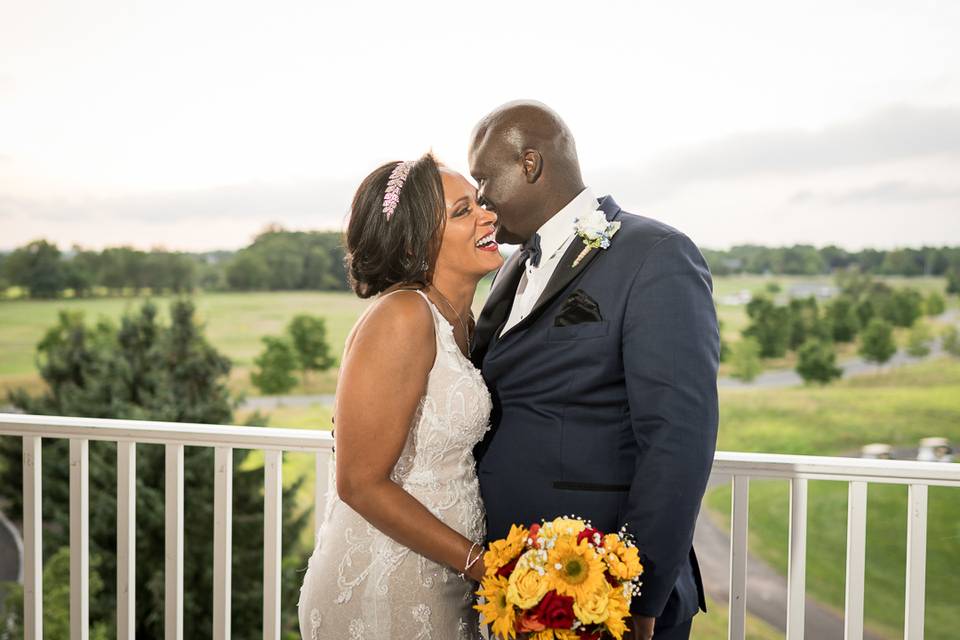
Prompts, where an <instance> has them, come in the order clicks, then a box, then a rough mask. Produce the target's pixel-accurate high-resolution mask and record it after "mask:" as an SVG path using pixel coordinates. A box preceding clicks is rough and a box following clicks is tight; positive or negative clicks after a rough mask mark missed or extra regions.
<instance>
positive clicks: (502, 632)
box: [473, 576, 517, 638]
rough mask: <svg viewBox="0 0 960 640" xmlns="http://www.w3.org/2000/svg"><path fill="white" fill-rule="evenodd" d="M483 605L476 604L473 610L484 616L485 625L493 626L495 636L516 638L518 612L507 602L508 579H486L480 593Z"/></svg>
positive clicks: (492, 577) (499, 577) (495, 577)
mask: <svg viewBox="0 0 960 640" xmlns="http://www.w3.org/2000/svg"><path fill="white" fill-rule="evenodd" d="M477 593H478V594H479V595H480V596H481V597H482V598H483V604H475V605H473V608H474V609H476V610H477V611H479V612H480V614H481V615H482V616H483V623H484V624H489V625H491V626H490V628H491V630H492V631H493V634H494V635H495V636H497V637H498V638H515V637H516V636H517V633H516V631H515V630H514V628H513V623H514V619H515V618H516V611H514V609H513V605H511V604H510V603H509V602H507V579H506V578H503V577H501V576H491V577H487V578H484V580H483V582H482V583H481V587H480V591H478V592H477Z"/></svg>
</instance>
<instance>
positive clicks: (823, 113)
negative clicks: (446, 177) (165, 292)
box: [0, 0, 960, 252]
mask: <svg viewBox="0 0 960 640" xmlns="http://www.w3.org/2000/svg"><path fill="white" fill-rule="evenodd" d="M371 11H372V12H374V13H373V14H374V15H377V16H378V19H377V20H376V21H373V22H371V21H370V20H369V16H370V15H371ZM6 13H7V14H8V15H6V16H5V21H4V25H3V26H2V27H0V35H2V36H3V37H2V38H0V141H2V142H0V229H2V232H0V247H2V248H3V250H10V249H13V248H16V247H17V246H22V245H23V244H26V243H27V242H29V241H30V240H32V239H34V238H37V237H45V238H47V239H48V240H50V241H54V242H56V243H57V244H58V245H63V246H70V245H72V244H80V245H81V246H85V247H89V248H103V247H105V246H123V245H128V246H132V247H135V248H138V249H143V250H147V249H149V248H150V247H151V246H155V245H162V246H165V247H167V248H169V250H181V251H189V252H199V251H209V250H231V249H230V248H229V247H233V248H234V249H233V250H235V248H240V247H242V246H245V245H246V244H248V243H249V242H250V241H251V240H252V238H253V236H254V235H255V234H256V233H257V232H258V231H259V230H260V229H262V228H263V227H265V226H266V225H267V224H268V223H271V222H277V223H279V224H281V225H283V226H284V227H286V228H294V229H314V230H321V229H323V230H333V231H341V230H342V227H343V223H344V220H345V218H346V213H347V210H348V207H349V203H350V200H351V197H352V195H353V191H354V190H355V188H356V186H357V185H358V184H359V183H360V181H361V179H362V178H363V176H365V175H366V174H367V173H368V172H369V171H370V170H372V169H373V168H374V167H376V166H377V165H379V164H381V163H382V162H384V161H388V160H390V159H401V158H410V157H415V156H417V155H419V154H421V153H423V152H425V151H427V150H428V149H432V150H433V151H434V152H435V153H436V154H437V155H438V157H439V158H440V159H441V160H442V161H444V162H446V163H447V164H448V165H449V166H451V167H452V168H454V169H456V170H459V171H461V172H462V173H466V171H465V169H466V166H465V165H466V157H465V156H466V147H467V139H468V137H469V132H470V129H471V128H472V127H473V125H474V123H475V122H477V120H478V119H479V118H480V117H481V116H482V115H483V114H485V113H487V112H488V111H490V110H491V109H492V108H494V107H496V106H497V105H499V104H501V103H503V102H506V101H508V100H511V99H516V98H536V99H539V100H542V101H543V102H545V103H546V104H548V105H549V106H551V107H552V108H554V109H555V110H556V111H557V112H558V113H559V114H560V115H561V116H562V117H563V118H564V119H565V120H566V121H567V123H568V124H569V126H570V127H571V129H572V130H573V132H574V135H575V136H576V140H577V147H578V151H579V155H580V159H581V165H582V167H583V172H584V177H585V182H586V183H587V184H588V185H590V186H591V188H593V190H594V192H596V193H597V194H606V193H609V194H611V195H613V196H614V197H615V198H616V199H617V201H618V203H619V204H620V205H621V206H622V207H623V208H624V209H625V210H626V211H630V212H633V213H639V214H643V215H647V216H650V217H653V218H657V219H659V220H662V221H664V222H666V223H667V224H670V225H672V226H674V227H676V228H678V229H680V230H681V231H683V232H685V233H686V234H687V235H689V236H690V237H691V238H692V239H693V240H694V242H696V243H697V244H698V245H700V246H703V247H710V248H729V247H731V246H734V245H742V244H757V245H764V246H790V245H794V244H811V245H814V246H818V247H820V246H827V245H836V246H839V247H843V248H844V249H847V250H853V251H855V250H860V249H863V248H868V247H869V248H877V249H892V248H903V247H917V246H923V245H935V246H953V245H957V244H960V223H958V221H957V218H958V217H960V216H958V213H960V180H958V178H957V177H958V176H960V47H957V46H956V45H955V42H954V41H955V34H956V33H957V32H958V31H960V4H951V5H940V6H937V5H928V4H918V3H912V2H908V1H906V0H883V1H882V2H878V3H871V5H870V6H862V3H858V2H856V1H855V0H834V1H833V2H827V1H826V0H817V1H816V2H814V3H813V6H811V4H810V3H802V4H801V3H796V4H793V5H785V6H771V5H769V3H765V2H762V1H761V0H736V1H734V2H732V3H727V4H725V5H724V6H722V7H721V6H716V5H714V4H713V3H708V2H705V1H700V2H696V1H687V2H678V3H672V4H671V5H669V6H640V5H637V4H636V3H631V2H626V1H617V2H612V3H609V4H604V5H603V6H596V7H592V8H591V11H590V12H584V11H582V7H580V6H579V5H578V4H577V3H573V2H559V3H557V4H556V5H555V6H554V7H553V9H552V10H551V12H549V13H547V14H541V13H540V12H539V11H538V10H537V8H536V7H530V6H513V5H511V4H510V3H506V2H504V1H503V0H496V1H495V2H491V3H489V5H487V6H485V8H484V12H482V13H479V14H478V13H477V12H475V11H471V10H470V9H469V8H463V7H459V6H449V5H448V4H445V3H438V2H430V3H422V4H417V5H415V6H414V5H403V6H397V5H395V4H391V3H383V4H381V5H380V6H378V7H375V8H372V9H371V7H370V6H368V5H363V6H317V5H314V4H312V3H308V2H306V0H282V1H281V2H280V3H277V4H276V5H272V6H271V7H270V8H269V9H267V8H251V7H237V6H234V5H233V4H231V3H228V2H226V0H210V1H209V2H205V3H203V4H202V5H201V6H195V5H193V4H190V3H185V2H164V3H159V2H146V3H143V4H138V5H137V6H135V7H134V6H129V5H128V4H127V3H123V2H121V1H120V0H91V1H90V2H88V3H85V4H84V5H82V6H80V5H74V4H70V3H66V2H54V3H53V4H52V5H42V6H40V5H36V4H26V5H19V6H17V7H15V8H13V9H12V10H9V11H7V12H6ZM505 16H509V20H504V17H505ZM824 16H828V18H829V19H824ZM397 24H399V25H402V28H396V27H395V25H397ZM355 25H363V31H362V33H363V37H362V38H359V37H358V35H357V34H359V33H361V32H360V31H358V30H357V29H356V28H353V27H354V26H355ZM531 27H536V34H537V36H536V38H537V39H536V45H537V47H536V49H537V50H538V51H539V54H538V55H539V56H540V57H539V58H538V59H537V60H536V63H533V62H531V61H525V60H520V59H517V54H516V51H517V43H522V42H524V41H525V39H526V38H528V37H529V36H528V34H529V32H530V28H531ZM171 42H176V43H177V44H176V47H171V45H170V43H171ZM421 67H422V68H421ZM424 69H427V70H428V72H425V71H424Z"/></svg>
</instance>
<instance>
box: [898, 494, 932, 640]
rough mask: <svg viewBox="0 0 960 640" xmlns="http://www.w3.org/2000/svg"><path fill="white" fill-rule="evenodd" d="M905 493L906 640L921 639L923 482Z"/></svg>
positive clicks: (924, 527) (924, 537) (924, 553)
mask: <svg viewBox="0 0 960 640" xmlns="http://www.w3.org/2000/svg"><path fill="white" fill-rule="evenodd" d="M907 496H908V497H907V582H906V592H907V593H906V604H905V611H904V623H903V627H904V629H903V637H904V638H905V639H906V640H923V613H924V600H925V598H926V578H927V573H926V570H927V567H926V565H927V485H925V484H912V485H910V488H909V489H908V493H907Z"/></svg>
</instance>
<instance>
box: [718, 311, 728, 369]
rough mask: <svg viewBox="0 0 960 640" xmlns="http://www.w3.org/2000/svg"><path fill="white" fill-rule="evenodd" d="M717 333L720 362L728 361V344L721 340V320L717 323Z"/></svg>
mask: <svg viewBox="0 0 960 640" xmlns="http://www.w3.org/2000/svg"><path fill="white" fill-rule="evenodd" d="M717 332H718V333H719V334H720V362H726V361H727V360H729V359H730V343H729V342H727V341H726V340H725V339H724V338H723V320H719V321H717Z"/></svg>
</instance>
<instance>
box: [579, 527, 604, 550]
mask: <svg viewBox="0 0 960 640" xmlns="http://www.w3.org/2000/svg"><path fill="white" fill-rule="evenodd" d="M594 534H597V535H599V536H600V544H599V545H597V546H600V547H602V546H603V532H602V531H600V530H599V529H594V528H593V527H587V528H586V529H584V530H583V531H581V532H580V533H579V534H577V544H580V541H581V540H586V541H587V542H589V543H590V544H594V541H593V535H594Z"/></svg>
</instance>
